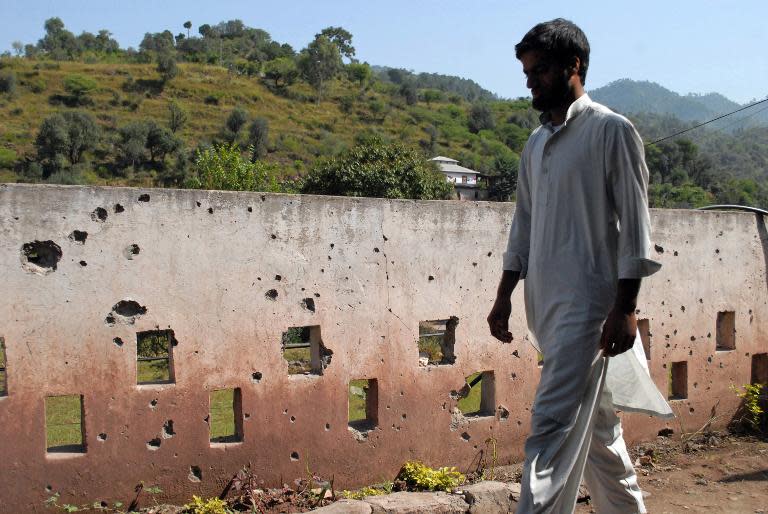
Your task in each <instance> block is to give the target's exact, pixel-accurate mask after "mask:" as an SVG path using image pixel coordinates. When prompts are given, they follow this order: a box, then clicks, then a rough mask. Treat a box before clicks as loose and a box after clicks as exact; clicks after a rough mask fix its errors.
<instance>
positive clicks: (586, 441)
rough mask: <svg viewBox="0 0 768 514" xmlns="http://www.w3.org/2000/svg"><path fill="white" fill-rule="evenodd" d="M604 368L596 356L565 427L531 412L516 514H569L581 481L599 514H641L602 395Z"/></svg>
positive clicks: (617, 425)
mask: <svg viewBox="0 0 768 514" xmlns="http://www.w3.org/2000/svg"><path fill="white" fill-rule="evenodd" d="M545 362H546V357H545ZM607 363H608V359H606V358H605V357H602V354H599V355H598V357H597V358H596V359H595V361H594V362H593V363H592V368H591V370H590V373H589V377H588V383H587V388H586V391H585V393H584V398H583V400H582V402H581V404H580V405H579V408H578V413H577V414H576V416H575V417H574V419H573V420H572V421H571V422H570V423H569V424H562V423H560V422H558V421H556V420H554V419H552V418H549V417H547V416H544V415H536V413H535V406H534V414H533V417H532V419H531V433H530V435H529V436H528V439H527V440H526V442H525V463H524V466H523V481H522V491H521V496H520V502H519V504H518V507H517V511H516V512H517V513H518V514H566V513H572V512H573V510H574V509H575V507H576V499H577V496H578V492H579V484H580V483H581V479H582V476H583V477H584V480H585V482H586V483H587V487H588V488H589V492H590V495H591V497H592V502H593V504H594V506H595V508H596V511H597V512H598V513H599V514H614V513H616V514H632V513H645V512H646V510H645V505H644V503H643V496H642V492H641V491H640V488H639V486H638V484H637V475H635V470H634V468H633V467H632V462H631V460H630V458H629V454H628V453H627V447H626V444H625V443H624V438H623V437H622V430H621V420H620V419H619V418H618V416H616V412H615V410H614V407H613V401H612V399H611V393H610V392H609V391H605V390H604V383H605V373H606V368H607ZM545 365H546V364H545Z"/></svg>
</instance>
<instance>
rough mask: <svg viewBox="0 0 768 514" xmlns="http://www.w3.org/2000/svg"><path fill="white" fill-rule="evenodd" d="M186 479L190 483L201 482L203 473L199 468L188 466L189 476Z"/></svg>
mask: <svg viewBox="0 0 768 514" xmlns="http://www.w3.org/2000/svg"><path fill="white" fill-rule="evenodd" d="M187 478H188V479H189V481H190V482H200V481H202V480H203V471H202V470H201V469H200V466H190V467H189V475H187Z"/></svg>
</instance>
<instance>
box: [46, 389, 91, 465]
mask: <svg viewBox="0 0 768 514" xmlns="http://www.w3.org/2000/svg"><path fill="white" fill-rule="evenodd" d="M82 406H83V400H82V396H79V395H66V396H48V397H46V399H45V444H46V447H47V449H48V451H49V452H56V451H59V452H61V451H70V452H82V451H84V441H83V428H82V426H83V425H82V421H83V418H82V410H83V409H82Z"/></svg>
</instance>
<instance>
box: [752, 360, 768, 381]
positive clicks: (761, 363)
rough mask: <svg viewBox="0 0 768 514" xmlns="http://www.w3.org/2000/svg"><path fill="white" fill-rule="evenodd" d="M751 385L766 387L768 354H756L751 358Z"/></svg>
mask: <svg viewBox="0 0 768 514" xmlns="http://www.w3.org/2000/svg"><path fill="white" fill-rule="evenodd" d="M750 382H751V383H752V384H763V385H768V353H756V354H755V355H753V356H752V374H751V378H750Z"/></svg>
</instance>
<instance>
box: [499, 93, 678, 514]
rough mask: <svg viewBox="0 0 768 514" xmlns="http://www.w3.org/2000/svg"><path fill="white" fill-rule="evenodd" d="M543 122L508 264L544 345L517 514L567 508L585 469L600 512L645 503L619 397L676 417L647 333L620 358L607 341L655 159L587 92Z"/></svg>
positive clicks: (637, 246) (633, 272)
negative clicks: (652, 370) (560, 119)
mask: <svg viewBox="0 0 768 514" xmlns="http://www.w3.org/2000/svg"><path fill="white" fill-rule="evenodd" d="M542 123H543V125H542V126H541V127H539V128H537V129H536V130H535V131H534V132H533V133H532V134H531V137H530V138H529V140H528V142H527V144H526V146H525V149H524V150H523V153H522V156H521V159H520V171H519V177H518V190H517V206H516V210H515V215H514V219H513V221H512V227H511V229H510V234H509V243H508V246H507V251H506V252H505V254H504V269H505V270H513V271H519V272H520V277H521V278H522V279H524V284H525V309H526V316H527V319H528V327H529V329H530V331H531V333H532V335H533V338H534V341H535V344H536V346H537V348H538V349H539V350H540V351H541V353H542V354H543V355H544V365H543V369H542V373H541V381H540V383H539V386H538V389H537V391H536V398H535V400H534V404H533V409H532V411H533V415H532V420H531V433H530V435H529V437H528V439H527V441H526V444H525V454H526V457H525V464H524V468H523V487H522V494H521V499H520V503H519V505H518V511H517V512H519V513H524V514H528V513H567V512H572V511H573V509H574V508H575V504H576V497H577V493H578V487H579V483H580V481H581V478H582V475H583V476H584V478H585V481H586V483H587V486H588V488H589V490H590V493H591V495H592V501H593V502H594V505H595V507H596V508H597V512H599V513H600V514H603V513H621V514H627V513H633V512H640V513H642V512H645V506H644V504H643V498H642V494H641V491H640V489H639V487H638V485H637V477H636V475H635V472H634V469H633V468H632V463H631V461H630V459H629V456H628V454H627V449H626V446H625V444H624V439H623V438H622V431H621V424H620V421H619V418H618V417H617V416H616V414H615V410H614V409H615V408H616V409H621V410H623V411H635V412H645V413H648V414H653V415H658V416H662V417H672V411H671V409H670V407H669V405H668V404H667V402H666V401H665V400H664V398H663V397H662V395H661V393H660V392H659V391H658V389H657V388H656V386H655V384H654V383H653V381H652V380H651V378H650V375H649V373H648V367H647V364H646V361H645V356H644V352H643V349H642V342H641V340H640V337H639V334H638V336H637V337H636V338H635V345H634V347H633V348H632V349H631V350H629V351H627V352H625V353H623V354H621V355H618V356H616V357H612V358H605V357H603V356H602V352H601V351H600V335H601V332H602V326H603V323H604V321H605V319H606V318H607V316H608V313H609V311H610V309H611V307H612V306H613V302H614V300H615V296H616V287H617V281H618V279H622V278H629V279H639V278H643V277H646V276H648V275H651V274H652V273H654V272H656V271H657V270H658V269H659V268H660V267H661V265H660V264H659V263H657V262H654V261H653V260H651V259H649V257H648V256H649V246H650V237H649V235H650V218H649V214H648V201H647V184H648V169H647V168H646V165H645V160H644V151H643V143H642V140H641V139H640V137H639V135H638V134H637V132H636V131H635V129H634V127H632V124H631V123H630V122H629V121H628V120H627V119H626V118H624V117H623V116H620V115H618V114H615V113H613V112H612V111H610V110H609V109H608V108H606V107H604V106H602V105H600V104H597V103H595V102H592V101H591V100H590V98H589V97H588V96H587V95H586V94H585V95H583V96H581V97H580V98H579V99H577V100H576V101H575V102H574V103H573V104H571V106H570V108H569V109H568V113H567V115H566V120H565V123H564V124H563V125H561V126H560V127H557V128H555V127H553V126H552V125H551V124H550V123H548V122H547V120H546V119H545V118H544V117H542Z"/></svg>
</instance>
